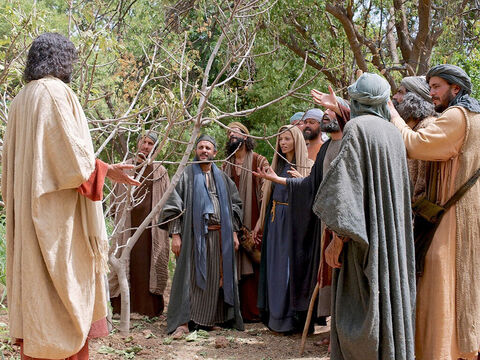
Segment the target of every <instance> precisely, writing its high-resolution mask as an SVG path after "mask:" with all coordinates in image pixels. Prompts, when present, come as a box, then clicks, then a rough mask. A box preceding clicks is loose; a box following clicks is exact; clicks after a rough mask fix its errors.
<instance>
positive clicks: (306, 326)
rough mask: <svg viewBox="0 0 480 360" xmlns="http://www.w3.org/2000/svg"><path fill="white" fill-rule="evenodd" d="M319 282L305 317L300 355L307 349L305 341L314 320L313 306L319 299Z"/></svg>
mask: <svg viewBox="0 0 480 360" xmlns="http://www.w3.org/2000/svg"><path fill="white" fill-rule="evenodd" d="M319 288H320V287H319V284H318V281H317V284H316V285H315V289H314V290H313V294H312V298H311V299H310V305H308V313H307V318H306V319H305V327H304V328H303V334H302V342H301V344H300V356H302V355H303V350H305V341H306V340H307V334H308V328H309V327H310V321H311V320H312V313H313V307H314V306H315V300H317V296H318V290H319Z"/></svg>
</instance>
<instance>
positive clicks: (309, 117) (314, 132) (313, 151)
mask: <svg viewBox="0 0 480 360" xmlns="http://www.w3.org/2000/svg"><path fill="white" fill-rule="evenodd" d="M322 118H323V111H322V110H320V109H310V110H308V111H307V112H305V114H304V115H303V118H302V120H301V121H302V122H303V128H301V130H302V131H303V137H304V139H305V142H306V143H307V149H308V158H309V159H310V160H312V161H315V159H316V157H317V154H318V151H319V150H320V147H321V146H322V144H323V139H322V132H321V131H320V123H321V122H322Z"/></svg>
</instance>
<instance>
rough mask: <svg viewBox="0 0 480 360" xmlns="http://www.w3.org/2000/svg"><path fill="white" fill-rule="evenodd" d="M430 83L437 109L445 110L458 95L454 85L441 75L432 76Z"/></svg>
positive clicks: (431, 93) (437, 110) (431, 94)
mask: <svg viewBox="0 0 480 360" xmlns="http://www.w3.org/2000/svg"><path fill="white" fill-rule="evenodd" d="M428 84H429V85H430V96H431V97H432V102H433V104H434V105H435V111H436V112H438V113H441V112H443V111H445V110H446V109H447V108H448V105H449V104H450V102H451V101H452V100H453V99H454V98H455V96H456V94H455V93H454V91H453V85H450V84H449V83H448V82H447V81H446V80H444V79H442V78H441V77H439V76H432V78H431V79H430V81H429V83H428Z"/></svg>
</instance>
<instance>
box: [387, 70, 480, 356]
mask: <svg viewBox="0 0 480 360" xmlns="http://www.w3.org/2000/svg"><path fill="white" fill-rule="evenodd" d="M426 79H427V81H428V83H429V85H430V95H431V96H432V101H433V103H434V105H435V110H436V111H437V112H441V115H440V116H439V117H438V118H437V119H436V120H435V121H434V122H432V123H431V124H429V125H428V126H426V127H425V128H423V129H420V130H418V131H413V130H412V129H411V128H410V127H409V126H408V125H407V124H406V123H405V121H404V120H403V119H402V118H401V117H400V115H399V114H398V113H397V112H396V111H395V109H394V108H393V106H391V107H390V111H391V113H392V122H393V124H394V125H395V126H397V128H398V129H399V130H400V132H401V134H402V137H403V140H404V143H405V146H406V148H407V152H408V156H409V157H410V158H413V159H420V160H426V161H430V162H432V167H434V166H435V169H434V171H432V179H431V180H430V179H429V182H428V183H427V187H428V186H434V187H435V188H436V191H434V193H433V195H434V198H433V199H432V200H433V201H435V202H436V203H437V204H439V205H444V204H445V203H446V202H447V201H448V200H449V199H450V198H451V197H452V196H453V194H455V193H456V191H457V190H459V189H460V188H461V187H462V186H463V184H465V183H466V182H467V181H468V180H469V179H471V178H472V175H473V174H474V173H475V172H476V171H477V170H478V169H479V168H480V104H479V103H478V101H477V100H475V99H474V98H472V97H470V96H469V94H470V93H471V91H472V83H471V80H470V78H469V76H468V75H467V74H466V73H465V71H464V70H463V69H461V68H459V67H458V66H454V65H449V64H446V65H437V66H434V67H433V68H431V69H430V70H429V71H428V73H427V77H426ZM479 198H480V183H479V182H478V181H476V182H475V183H474V185H473V186H472V187H471V188H470V189H469V190H468V191H467V192H466V193H464V194H463V196H462V197H461V198H460V199H459V200H457V201H456V202H455V203H454V204H453V205H452V206H451V207H450V208H449V209H448V210H447V211H446V212H445V214H444V215H443V217H442V219H441V221H440V224H439V225H438V228H437V230H436V232H435V234H434V236H433V239H432V242H431V244H430V246H429V248H428V250H427V253H426V256H425V259H424V269H423V275H422V276H421V277H420V278H419V280H418V297H417V312H416V315H417V317H416V331H415V334H416V341H415V347H416V349H415V350H416V358H417V359H419V360H423V359H442V360H443V359H458V358H464V359H475V358H476V356H477V353H478V349H479V344H480V267H479V266H478V257H479V254H480V242H479V241H478V239H479V238H480V202H479V201H478V199H479Z"/></svg>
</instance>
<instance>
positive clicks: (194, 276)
mask: <svg viewBox="0 0 480 360" xmlns="http://www.w3.org/2000/svg"><path fill="white" fill-rule="evenodd" d="M216 155H217V144H216V142H215V140H214V139H213V138H212V137H210V136H208V135H201V136H200V137H199V138H198V139H197V141H196V145H195V160H196V161H198V162H197V163H194V164H192V165H189V166H187V167H186V168H185V171H184V172H183V174H182V176H181V178H180V180H179V182H178V184H177V186H176V187H175V190H174V191H173V192H172V194H171V196H170V198H169V200H168V201H167V203H166V204H165V206H164V208H163V210H162V213H161V215H160V219H159V221H160V223H161V224H162V227H166V226H168V227H169V231H170V234H172V251H173V253H174V254H175V256H176V257H177V264H176V267H175V275H174V277H173V282H172V289H171V293H170V302H169V304H168V313H167V332H168V333H172V332H173V338H174V339H180V338H182V337H183V335H184V334H186V333H188V331H189V328H188V324H189V322H193V323H194V324H195V325H196V326H200V327H206V328H207V329H212V328H213V327H215V326H216V325H224V326H233V327H235V328H236V329H238V330H243V321H242V316H241V314H240V304H239V297H238V286H237V273H236V266H235V249H238V239H237V231H238V230H239V229H240V227H241V224H242V217H243V216H242V202H241V200H240V196H239V194H238V191H237V188H236V187H235V184H234V183H233V181H232V180H230V178H229V177H228V176H226V175H225V173H223V172H222V171H221V170H220V169H218V168H217V166H216V165H215V164H214V163H213V162H212V160H213V159H214V158H215V156H216ZM170 220H171V221H170ZM166 222H168V224H167V223H166Z"/></svg>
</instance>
